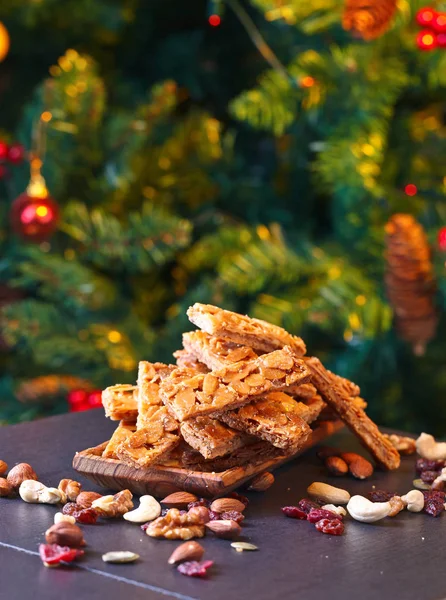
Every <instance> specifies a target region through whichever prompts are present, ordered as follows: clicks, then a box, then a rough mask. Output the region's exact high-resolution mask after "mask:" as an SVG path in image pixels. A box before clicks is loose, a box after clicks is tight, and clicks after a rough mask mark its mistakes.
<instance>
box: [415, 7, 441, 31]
mask: <svg viewBox="0 0 446 600" xmlns="http://www.w3.org/2000/svg"><path fill="white" fill-rule="evenodd" d="M436 15H437V13H436V12H435V10H434V9H433V8H430V7H429V6H425V7H424V8H420V10H419V11H418V12H417V16H416V19H417V21H418V23H419V24H420V25H423V27H425V26H426V25H427V26H429V25H431V24H432V22H433V20H434V18H435V17H436Z"/></svg>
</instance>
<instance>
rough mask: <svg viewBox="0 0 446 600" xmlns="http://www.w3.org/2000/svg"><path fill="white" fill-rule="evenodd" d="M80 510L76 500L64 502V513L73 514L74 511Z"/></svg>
mask: <svg viewBox="0 0 446 600" xmlns="http://www.w3.org/2000/svg"><path fill="white" fill-rule="evenodd" d="M78 510H79V506H78V505H77V504H76V502H67V504H64V506H63V508H62V512H63V514H64V515H70V516H73V513H75V512H78Z"/></svg>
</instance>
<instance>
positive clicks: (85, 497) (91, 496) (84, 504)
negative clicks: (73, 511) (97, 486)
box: [76, 492, 102, 508]
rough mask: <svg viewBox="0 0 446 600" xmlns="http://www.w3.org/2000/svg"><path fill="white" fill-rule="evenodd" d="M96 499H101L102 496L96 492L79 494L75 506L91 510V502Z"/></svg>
mask: <svg viewBox="0 0 446 600" xmlns="http://www.w3.org/2000/svg"><path fill="white" fill-rule="evenodd" d="M98 498H102V496H101V494H97V493H96V492H80V494H78V496H77V498H76V504H77V505H78V506H80V507H81V508H91V505H92V504H93V502H94V501H95V500H98Z"/></svg>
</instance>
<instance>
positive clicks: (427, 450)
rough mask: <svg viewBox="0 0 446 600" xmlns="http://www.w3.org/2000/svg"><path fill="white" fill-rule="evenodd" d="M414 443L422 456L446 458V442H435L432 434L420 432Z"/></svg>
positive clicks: (434, 458)
mask: <svg viewBox="0 0 446 600" xmlns="http://www.w3.org/2000/svg"><path fill="white" fill-rule="evenodd" d="M415 443H416V446H417V452H418V454H419V455H420V456H421V457H422V458H427V459H428V460H446V442H436V441H435V438H434V436H433V435H429V434H428V433H422V434H421V435H420V437H419V438H418V439H417V441H416V442H415Z"/></svg>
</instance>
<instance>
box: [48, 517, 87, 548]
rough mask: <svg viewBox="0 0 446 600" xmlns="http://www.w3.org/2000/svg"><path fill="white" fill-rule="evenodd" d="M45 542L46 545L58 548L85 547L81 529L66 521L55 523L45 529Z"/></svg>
mask: <svg viewBox="0 0 446 600" xmlns="http://www.w3.org/2000/svg"><path fill="white" fill-rule="evenodd" d="M45 540H46V542H47V543H48V544H58V545H59V546H69V547H70V548H79V546H85V541H84V534H83V533H82V529H81V528H80V527H78V526H77V525H73V523H68V522H66V521H61V522H60V523H56V524H55V525H52V526H51V527H50V528H49V529H47V530H46V531H45Z"/></svg>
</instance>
